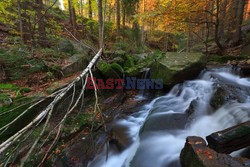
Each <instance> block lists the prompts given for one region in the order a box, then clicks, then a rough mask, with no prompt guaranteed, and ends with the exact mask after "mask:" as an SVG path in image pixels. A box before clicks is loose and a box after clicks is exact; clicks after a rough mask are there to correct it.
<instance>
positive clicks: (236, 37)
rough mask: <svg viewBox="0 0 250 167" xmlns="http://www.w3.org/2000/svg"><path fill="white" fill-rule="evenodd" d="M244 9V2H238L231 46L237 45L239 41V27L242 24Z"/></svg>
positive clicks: (242, 0) (240, 0)
mask: <svg viewBox="0 0 250 167" xmlns="http://www.w3.org/2000/svg"><path fill="white" fill-rule="evenodd" d="M244 9H245V0H239V2H238V10H237V15H236V24H235V31H234V32H235V33H233V45H234V46H235V45H238V44H239V43H240V40H241V25H242V22H243V16H244Z"/></svg>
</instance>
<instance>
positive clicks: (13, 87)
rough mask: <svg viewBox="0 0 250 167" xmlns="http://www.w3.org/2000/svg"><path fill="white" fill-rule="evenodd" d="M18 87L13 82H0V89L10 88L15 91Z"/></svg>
mask: <svg viewBox="0 0 250 167" xmlns="http://www.w3.org/2000/svg"><path fill="white" fill-rule="evenodd" d="M18 89H19V87H18V86H16V85H13V84H8V83H6V84H0V90H12V91H15V90H18Z"/></svg>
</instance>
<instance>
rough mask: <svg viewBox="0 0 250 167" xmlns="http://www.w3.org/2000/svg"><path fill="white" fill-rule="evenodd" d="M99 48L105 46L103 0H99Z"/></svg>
mask: <svg viewBox="0 0 250 167" xmlns="http://www.w3.org/2000/svg"><path fill="white" fill-rule="evenodd" d="M98 23H99V48H100V49H101V48H103V13H102V0H98Z"/></svg>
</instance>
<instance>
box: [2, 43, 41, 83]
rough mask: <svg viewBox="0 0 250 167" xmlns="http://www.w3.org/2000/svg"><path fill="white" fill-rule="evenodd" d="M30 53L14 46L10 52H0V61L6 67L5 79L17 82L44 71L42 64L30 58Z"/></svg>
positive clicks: (23, 48)
mask: <svg viewBox="0 0 250 167" xmlns="http://www.w3.org/2000/svg"><path fill="white" fill-rule="evenodd" d="M31 57H32V56H31V53H30V52H29V51H28V50H27V49H26V48H25V47H20V46H16V47H13V48H12V49H11V50H9V51H6V50H0V60H2V61H3V62H4V64H5V66H6V68H5V70H6V73H7V77H8V79H10V80H17V79H20V78H21V77H24V76H27V75H30V74H33V73H36V72H38V71H43V70H44V67H45V65H44V63H43V61H41V60H38V59H36V58H31Z"/></svg>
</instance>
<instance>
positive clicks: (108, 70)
mask: <svg viewBox="0 0 250 167" xmlns="http://www.w3.org/2000/svg"><path fill="white" fill-rule="evenodd" d="M97 67H98V69H99V70H100V72H101V73H102V74H103V75H104V76H105V77H106V78H120V77H121V73H120V71H118V70H121V69H120V67H119V65H118V64H116V63H113V67H114V68H112V65H111V64H108V63H106V62H99V63H98V64H97ZM116 70H117V71H116Z"/></svg>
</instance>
